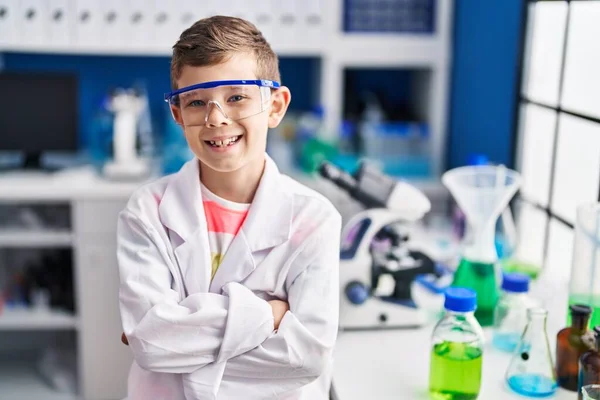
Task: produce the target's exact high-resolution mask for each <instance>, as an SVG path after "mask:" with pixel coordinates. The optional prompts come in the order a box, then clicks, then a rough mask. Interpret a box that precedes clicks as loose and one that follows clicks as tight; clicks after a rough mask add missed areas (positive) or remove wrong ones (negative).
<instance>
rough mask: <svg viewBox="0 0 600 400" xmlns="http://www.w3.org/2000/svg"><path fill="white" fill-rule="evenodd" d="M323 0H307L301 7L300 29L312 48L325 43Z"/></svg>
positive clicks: (307, 43)
mask: <svg viewBox="0 0 600 400" xmlns="http://www.w3.org/2000/svg"><path fill="white" fill-rule="evenodd" d="M323 9H324V7H323V0H305V5H304V7H301V14H300V20H299V29H300V31H301V32H302V34H301V37H303V38H304V40H306V45H307V46H308V47H310V48H319V47H321V45H322V44H323V43H322V42H323V33H324V20H325V18H326V17H325V16H324V15H323Z"/></svg>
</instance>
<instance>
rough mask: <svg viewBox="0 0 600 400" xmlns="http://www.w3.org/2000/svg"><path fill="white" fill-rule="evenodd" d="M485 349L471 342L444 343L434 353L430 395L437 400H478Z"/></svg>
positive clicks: (432, 353) (435, 347)
mask: <svg viewBox="0 0 600 400" xmlns="http://www.w3.org/2000/svg"><path fill="white" fill-rule="evenodd" d="M482 354H483V352H482V350H481V348H479V347H476V346H472V345H470V344H469V343H457V342H443V343H439V344H436V345H435V346H434V347H433V351H432V352H431V370H430V375H429V393H430V394H431V397H432V398H433V399H435V400H475V399H477V396H478V394H479V389H480V387H481V361H482Z"/></svg>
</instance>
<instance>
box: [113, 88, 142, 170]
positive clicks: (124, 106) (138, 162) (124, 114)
mask: <svg viewBox="0 0 600 400" xmlns="http://www.w3.org/2000/svg"><path fill="white" fill-rule="evenodd" d="M144 107H145V101H144V99H143V98H142V97H141V96H139V95H138V93H137V92H136V91H134V90H131V89H127V90H125V89H117V90H116V91H115V92H114V93H113V95H112V96H111V99H110V101H109V109H110V111H112V112H113V113H114V114H115V118H114V124H113V160H112V161H108V162H107V163H106V165H105V166H104V170H103V173H104V175H105V176H106V177H108V178H111V179H115V180H129V179H140V178H144V177H146V176H147V175H148V174H149V164H148V160H143V159H142V158H140V157H139V156H138V154H137V139H138V127H137V124H138V119H139V117H140V115H141V114H142V112H143V111H144Z"/></svg>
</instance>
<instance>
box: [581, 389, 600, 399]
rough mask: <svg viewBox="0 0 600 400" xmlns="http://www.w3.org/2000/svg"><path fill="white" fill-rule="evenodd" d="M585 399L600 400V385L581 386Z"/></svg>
mask: <svg viewBox="0 0 600 400" xmlns="http://www.w3.org/2000/svg"><path fill="white" fill-rule="evenodd" d="M581 394H582V395H583V400H600V385H587V386H584V387H582V388H581Z"/></svg>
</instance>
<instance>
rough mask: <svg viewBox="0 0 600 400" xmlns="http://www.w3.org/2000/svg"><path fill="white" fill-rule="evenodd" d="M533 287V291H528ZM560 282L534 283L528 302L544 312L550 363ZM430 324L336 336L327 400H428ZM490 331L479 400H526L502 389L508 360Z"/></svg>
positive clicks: (561, 300) (560, 316) (559, 395)
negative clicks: (494, 343) (533, 300)
mask: <svg viewBox="0 0 600 400" xmlns="http://www.w3.org/2000/svg"><path fill="white" fill-rule="evenodd" d="M534 285H535V286H534ZM566 289H567V288H566V283H565V282H556V281H551V280H545V279H544V278H540V280H538V281H537V282H536V283H535V284H532V292H533V294H532V296H534V297H535V298H536V299H538V300H539V301H540V302H541V305H542V306H543V307H545V308H546V309H548V310H549V313H548V321H547V334H548V340H549V343H550V349H551V351H552V357H553V362H555V361H556V358H555V346H556V334H557V333H558V331H559V330H560V329H562V328H563V327H564V326H565V323H566V309H567V305H566V304H567V295H566V293H567V291H566ZM434 325H435V319H434V318H430V322H429V323H428V324H427V325H425V326H423V327H421V328H418V329H388V330H368V331H367V330H363V331H340V332H339V335H338V340H337V344H336V348H335V352H334V373H333V384H332V396H331V397H332V400H364V399H373V400H398V399H401V400H429V395H428V387H429V385H428V384H429V361H430V351H431V335H432V333H433V329H434ZM492 332H493V331H492V328H487V327H486V328H484V333H485V339H486V344H485V348H484V353H483V367H482V385H481V392H480V396H479V397H478V398H479V399H481V400H513V399H514V400H518V399H526V398H527V397H523V396H520V395H518V394H516V393H514V392H512V391H511V390H510V389H509V388H508V387H507V385H506V384H505V379H504V376H505V373H506V370H507V369H508V366H509V363H510V359H511V355H510V354H507V353H503V352H501V351H499V350H497V349H495V348H493V347H492V345H491V338H492ZM547 398H548V399H553V400H575V399H577V394H576V393H575V392H570V391H567V390H564V389H562V388H559V389H558V390H557V391H556V393H555V395H554V396H552V397H547Z"/></svg>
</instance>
